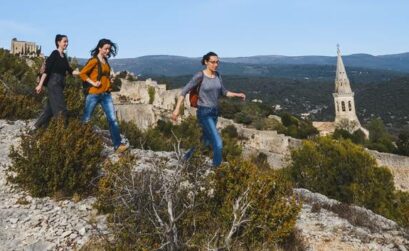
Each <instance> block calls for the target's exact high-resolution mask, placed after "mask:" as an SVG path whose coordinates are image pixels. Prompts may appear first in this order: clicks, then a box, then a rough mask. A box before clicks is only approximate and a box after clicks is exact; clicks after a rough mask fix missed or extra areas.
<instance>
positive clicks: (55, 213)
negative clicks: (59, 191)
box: [0, 120, 107, 251]
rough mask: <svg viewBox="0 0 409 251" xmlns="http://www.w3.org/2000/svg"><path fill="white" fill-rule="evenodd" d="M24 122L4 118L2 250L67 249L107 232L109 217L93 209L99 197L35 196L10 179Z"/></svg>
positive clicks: (0, 134) (0, 141)
mask: <svg viewBox="0 0 409 251" xmlns="http://www.w3.org/2000/svg"><path fill="white" fill-rule="evenodd" d="M24 126H25V123H24V122H22V121H16V122H7V121H4V120H0V163H1V164H0V226H1V227H0V250H2V251H3V250H4V251H6V250H7V251H10V250H66V249H74V248H78V247H80V246H82V245H83V244H84V243H86V242H87V241H88V239H89V238H90V236H91V235H93V234H97V233H104V232H106V231H107V227H106V224H105V221H106V219H105V217H104V216H98V215H97V214H96V211H95V210H93V209H92V204H93V203H94V201H95V198H88V199H85V200H81V201H80V202H77V203H75V202H73V201H71V200H61V201H55V200H52V199H51V198H48V197H45V198H32V197H31V196H29V195H28V194H27V193H25V192H23V191H21V190H19V189H18V188H13V187H12V186H11V185H9V184H7V182H6V174H5V169H6V167H7V165H9V164H10V160H9V158H8V152H9V149H10V146H11V145H17V144H18V142H19V137H18V134H19V133H20V129H22V128H24Z"/></svg>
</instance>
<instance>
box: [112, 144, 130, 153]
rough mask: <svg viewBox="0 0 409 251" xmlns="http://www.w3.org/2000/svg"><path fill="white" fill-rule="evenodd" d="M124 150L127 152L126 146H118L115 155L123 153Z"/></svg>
mask: <svg viewBox="0 0 409 251" xmlns="http://www.w3.org/2000/svg"><path fill="white" fill-rule="evenodd" d="M126 150H128V146H127V145H125V144H120V145H119V146H118V147H117V148H116V149H115V153H123V152H125V151H126Z"/></svg>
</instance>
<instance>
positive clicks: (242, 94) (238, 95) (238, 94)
mask: <svg viewBox="0 0 409 251" xmlns="http://www.w3.org/2000/svg"><path fill="white" fill-rule="evenodd" d="M236 97H239V98H241V99H242V100H243V101H244V100H246V94H244V93H237V94H236Z"/></svg>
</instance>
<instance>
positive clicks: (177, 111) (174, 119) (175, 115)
mask: <svg viewBox="0 0 409 251" xmlns="http://www.w3.org/2000/svg"><path fill="white" fill-rule="evenodd" d="M178 117H179V110H176V109H175V110H174V111H173V112H172V120H173V121H176V120H177V119H178Z"/></svg>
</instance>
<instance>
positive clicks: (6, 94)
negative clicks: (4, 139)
mask: <svg viewBox="0 0 409 251" xmlns="http://www.w3.org/2000/svg"><path fill="white" fill-rule="evenodd" d="M40 107H41V106H40V103H39V102H37V101H36V100H35V99H34V98H32V97H30V96H24V95H21V94H17V95H16V94H14V93H11V92H10V91H5V90H4V88H2V86H0V119H9V120H16V119H32V118H35V117H36V115H37V113H38V112H39V111H40Z"/></svg>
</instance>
